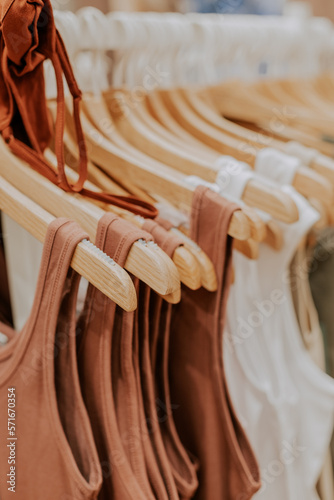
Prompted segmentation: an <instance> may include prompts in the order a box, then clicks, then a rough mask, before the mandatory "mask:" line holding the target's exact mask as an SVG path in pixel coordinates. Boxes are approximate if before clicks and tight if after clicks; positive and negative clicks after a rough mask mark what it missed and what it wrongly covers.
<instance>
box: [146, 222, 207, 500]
mask: <svg viewBox="0 0 334 500" xmlns="http://www.w3.org/2000/svg"><path fill="white" fill-rule="evenodd" d="M156 221H158V222H159V224H158V223H157V222H153V221H150V220H148V221H146V222H145V224H144V226H143V228H144V229H145V230H146V231H148V232H150V233H151V234H152V235H153V237H154V240H155V241H156V243H157V244H158V245H159V246H160V248H161V249H162V250H164V251H165V252H166V253H167V255H168V256H169V257H172V256H173V254H174V252H175V250H176V248H177V247H179V246H181V245H182V244H183V243H182V240H181V239H179V238H178V237H176V236H175V235H172V234H171V233H169V232H168V230H166V229H170V227H171V226H170V225H169V224H168V222H167V221H164V220H163V219H160V218H159V219H156ZM149 300H150V302H149V318H150V325H149V326H150V328H149V332H148V338H147V339H146V341H144V342H143V351H144V348H145V347H146V352H143V358H142V359H145V357H146V359H147V363H149V365H148V366H149V368H147V370H146V383H147V394H148V398H149V402H148V404H150V405H151V406H152V407H153V408H155V411H154V413H151V412H152V410H150V411H149V415H150V417H149V422H150V425H151V428H152V431H154V432H155V433H157V434H158V432H157V431H158V430H159V434H161V437H162V443H163V453H162V454H161V455H160V461H161V463H162V464H165V461H166V458H167V460H168V465H169V469H170V470H171V473H172V477H173V479H174V482H175V484H176V487H177V491H178V494H179V498H181V499H182V500H186V499H188V498H189V499H190V498H192V497H193V496H194V494H195V491H196V489H197V486H198V480H197V474H196V466H195V464H194V463H192V461H191V460H190V458H189V456H188V453H187V451H186V450H185V448H184V447H183V445H182V443H181V441H180V438H179V436H178V434H177V431H176V428H175V423H174V419H173V407H172V406H171V402H170V394H169V382H168V357H169V356H168V355H169V328H170V317H171V311H172V305H171V304H168V303H167V302H165V301H164V300H163V299H162V298H161V297H160V296H159V295H157V294H156V293H154V292H153V291H151V293H150V297H149ZM142 366H144V361H142ZM155 423H157V424H158V425H154V424H155ZM152 434H153V433H152ZM165 466H166V465H165Z"/></svg>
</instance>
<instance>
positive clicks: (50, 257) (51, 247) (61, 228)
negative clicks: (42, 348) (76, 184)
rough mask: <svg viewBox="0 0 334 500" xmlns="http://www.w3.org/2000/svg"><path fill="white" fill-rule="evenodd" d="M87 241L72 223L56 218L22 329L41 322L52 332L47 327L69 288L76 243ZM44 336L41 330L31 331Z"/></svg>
mask: <svg viewBox="0 0 334 500" xmlns="http://www.w3.org/2000/svg"><path fill="white" fill-rule="evenodd" d="M84 239H88V234H87V233H86V232H85V231H83V229H81V228H80V226H79V225H78V224H77V223H76V222H73V221H70V220H67V219H64V218H59V219H56V220H55V221H53V222H52V223H51V224H50V225H49V228H48V231H47V236H46V239H45V243H44V249H43V255H42V262H41V267H40V271H39V276H38V281H37V288H36V295H35V300H34V304H33V307H32V311H31V314H30V317H29V319H28V322H27V324H26V327H27V326H29V324H31V323H34V322H35V317H36V315H38V321H43V322H44V324H45V325H46V326H47V331H48V332H54V331H53V329H52V328H50V327H49V325H50V323H51V322H52V324H54V325H55V324H56V322H57V317H58V313H59V308H60V304H61V301H62V299H63V297H64V292H65V293H66V290H65V288H66V289H67V290H69V289H70V288H71V287H72V279H73V276H74V275H76V274H75V273H74V272H72V273H71V274H69V271H70V264H71V260H72V257H73V254H74V251H75V249H76V247H77V245H78V244H79V243H80V241H82V240H84ZM35 330H38V331H40V332H41V335H44V334H45V329H44V328H39V329H35Z"/></svg>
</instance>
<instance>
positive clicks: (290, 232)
mask: <svg viewBox="0 0 334 500" xmlns="http://www.w3.org/2000/svg"><path fill="white" fill-rule="evenodd" d="M283 189H284V191H285V192H287V193H289V194H290V196H292V197H293V199H294V201H295V203H296V204H297V207H298V209H299V221H298V222H296V223H295V224H291V225H285V224H282V223H281V224H280V226H281V228H282V230H283V231H284V241H285V245H284V248H283V249H282V250H281V251H280V252H276V251H274V250H273V249H271V248H270V247H268V246H266V245H261V247H260V255H259V259H258V260H257V261H249V260H247V259H245V258H244V257H243V256H242V255H240V254H237V253H236V254H235V256H234V257H235V271H236V276H235V284H234V286H233V287H232V291H231V296H230V299H229V303H228V313H227V328H226V330H227V331H226V335H225V339H227V341H228V346H227V345H225V346H224V352H225V356H224V360H225V365H226V372H227V379H228V382H229V385H230V388H231V395H232V399H233V402H234V404H235V406H236V408H237V411H238V414H239V415H240V416H241V418H242V423H243V425H244V427H245V429H246V431H247V433H248V435H249V437H250V440H251V443H252V445H253V447H254V450H255V452H256V455H257V458H258V459H259V461H260V465H261V475H262V489H261V491H260V492H259V493H258V494H257V495H256V496H255V498H259V499H260V498H264V499H266V500H274V499H282V498H284V499H286V500H289V499H291V500H294V499H295V498H303V499H312V500H313V499H316V498H318V496H317V494H316V491H315V488H316V483H317V480H318V478H319V475H320V472H321V469H322V466H323V464H324V461H325V456H326V451H327V449H328V446H329V441H330V435H331V431H332V428H333V416H334V385H333V381H332V380H331V379H330V378H329V377H327V376H326V375H325V374H324V373H322V371H321V370H320V369H318V367H317V366H316V365H314V363H313V362H312V360H311V359H310V357H309V354H308V353H307V352H306V350H305V348H304V345H303V343H302V340H301V335H300V332H299V325H298V323H297V319H296V315H295V311H294V307H293V300H292V295H291V289H290V281H291V280H290V271H289V265H290V263H291V260H292V257H293V255H294V252H295V250H296V248H297V246H298V243H299V242H300V240H301V239H302V238H303V237H304V236H305V234H307V232H308V230H309V229H310V227H312V225H313V224H314V223H315V222H316V220H317V218H318V215H317V213H316V212H315V211H314V210H313V209H312V208H311V207H310V206H309V204H308V203H307V202H306V200H305V199H304V198H302V197H301V196H300V195H298V194H297V193H296V192H295V191H294V189H293V188H291V187H288V186H286V187H284V188H283ZM245 276H247V282H245ZM247 283H248V286H247ZM227 347H228V348H227Z"/></svg>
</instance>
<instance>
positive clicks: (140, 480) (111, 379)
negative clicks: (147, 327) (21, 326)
mask: <svg viewBox="0 0 334 500" xmlns="http://www.w3.org/2000/svg"><path fill="white" fill-rule="evenodd" d="M139 239H144V240H145V241H151V240H152V237H151V235H149V234H148V233H146V232H145V231H142V230H140V229H136V228H135V227H134V226H133V225H132V224H130V223H128V222H127V221H124V220H122V219H119V218H118V217H116V216H113V215H111V214H107V215H105V216H104V217H102V219H101V221H100V223H99V226H98V234H97V238H96V245H97V246H98V247H99V248H101V249H102V250H103V251H104V252H105V253H107V255H109V256H110V257H112V258H113V259H114V260H115V261H116V262H117V263H118V264H119V265H120V266H124V264H125V262H126V259H127V256H128V253H129V251H130V249H131V246H132V245H133V243H134V242H135V241H137V240H139ZM133 328H134V313H127V312H125V311H123V310H120V308H117V306H116V305H115V304H114V303H113V302H112V301H110V300H109V299H108V298H107V297H106V296H105V295H103V294H102V293H101V292H100V291H98V290H97V289H96V288H94V287H93V286H89V288H88V292H87V298H86V302H85V307H84V310H83V313H82V315H81V317H80V319H79V322H78V336H77V338H78V364H79V374H80V381H81V387H82V392H83V396H84V400H85V403H86V406H87V410H88V414H89V416H90V420H91V424H92V429H93V433H94V437H95V442H96V445H97V449H98V453H99V457H100V461H101V464H102V470H103V486H102V490H101V493H100V495H99V498H100V499H106V500H107V499H108V500H109V499H110V498H113V499H115V500H117V499H120V500H125V499H129V500H130V499H133V500H147V499H153V498H154V495H153V492H152V490H151V487H150V483H149V478H148V475H147V471H146V463H145V455H144V450H143V436H142V431H141V429H140V423H141V421H140V412H139V403H138V395H137V382H136V373H135V370H134V366H133Z"/></svg>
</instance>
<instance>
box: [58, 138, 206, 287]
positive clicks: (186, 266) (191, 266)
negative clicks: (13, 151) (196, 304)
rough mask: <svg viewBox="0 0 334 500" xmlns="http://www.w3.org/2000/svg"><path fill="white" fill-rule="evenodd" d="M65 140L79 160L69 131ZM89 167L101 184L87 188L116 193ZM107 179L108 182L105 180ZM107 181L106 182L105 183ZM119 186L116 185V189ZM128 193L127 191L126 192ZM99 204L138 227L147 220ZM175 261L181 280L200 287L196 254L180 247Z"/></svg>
mask: <svg viewBox="0 0 334 500" xmlns="http://www.w3.org/2000/svg"><path fill="white" fill-rule="evenodd" d="M64 141H65V143H66V146H67V148H68V149H69V151H70V154H71V157H72V159H73V160H74V162H76V161H77V159H78V158H77V146H76V144H75V142H74V140H73V139H72V138H71V137H70V135H69V134H68V133H67V134H66V136H65V137H64ZM48 160H49V161H50V162H51V163H54V162H55V158H54V156H53V157H52V156H50V152H49V154H48ZM89 169H92V170H93V171H94V177H95V178H97V177H98V178H99V186H97V185H96V184H94V183H91V182H90V181H87V182H86V187H87V189H91V190H92V191H97V192H98V191H101V190H103V191H106V190H107V189H108V188H109V190H110V191H109V192H111V193H112V194H116V193H114V187H115V184H114V183H113V182H112V181H110V179H109V178H108V176H107V175H106V174H105V173H104V172H102V171H101V170H100V169H98V167H96V166H95V165H93V164H90V165H89ZM97 171H99V172H100V174H98V173H97ZM68 178H69V179H70V180H71V181H72V182H75V181H76V179H75V176H73V174H71V172H70V171H68ZM105 181H106V182H105ZM104 182H105V184H104ZM117 188H118V186H117V185H116V189H117ZM126 194H127V193H126ZM96 204H97V205H98V206H100V207H101V208H103V209H104V210H105V211H110V212H112V213H115V214H117V215H119V216H120V217H122V218H124V219H126V220H128V221H129V222H131V223H133V224H134V225H136V226H138V227H142V226H143V223H144V222H145V219H143V218H141V217H137V216H135V215H134V214H132V213H131V212H128V211H126V210H122V209H121V208H118V207H115V206H110V205H105V204H103V203H100V202H96ZM173 262H174V264H175V265H176V267H177V269H178V271H179V275H180V280H181V282H182V283H184V284H185V285H186V286H188V287H189V288H190V289H192V290H197V289H198V288H200V287H201V271H200V268H199V265H198V261H197V260H196V258H195V257H194V255H193V254H192V253H191V252H190V251H189V250H188V249H186V248H183V247H179V248H177V249H176V250H175V252H174V255H173Z"/></svg>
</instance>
